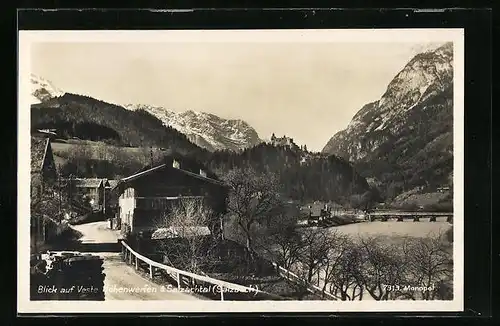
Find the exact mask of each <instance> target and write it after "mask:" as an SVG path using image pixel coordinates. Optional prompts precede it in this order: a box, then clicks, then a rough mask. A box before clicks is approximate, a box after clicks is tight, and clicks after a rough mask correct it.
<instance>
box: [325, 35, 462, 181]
mask: <svg viewBox="0 0 500 326" xmlns="http://www.w3.org/2000/svg"><path fill="white" fill-rule="evenodd" d="M452 123H453V44H452V43H446V44H443V45H441V46H438V47H435V48H433V47H430V48H427V49H425V50H424V51H423V52H421V53H419V54H417V55H415V56H414V57H413V58H412V59H411V60H410V61H409V62H408V64H406V65H405V67H404V68H403V69H402V70H401V71H400V72H399V73H398V74H397V75H396V76H395V77H394V79H393V80H392V81H391V82H390V83H389V85H388V86H387V89H386V91H385V93H384V94H383V95H382V97H381V98H380V99H379V100H377V101H374V102H372V103H368V104H366V105H365V106H363V108H361V110H359V111H358V112H357V113H356V115H355V116H354V117H353V119H352V121H351V122H350V123H349V125H348V126H347V128H346V129H345V130H342V131H340V132H338V133H336V134H335V135H334V136H333V137H332V138H331V139H330V140H329V141H328V143H327V144H326V146H325V147H324V148H323V152H324V153H328V154H336V155H339V156H341V157H343V158H345V159H347V160H350V161H352V162H355V163H356V164H358V165H360V164H364V166H366V167H367V169H366V170H365V171H364V173H363V174H364V176H365V177H376V178H379V179H381V178H385V179H386V180H384V182H386V183H390V182H396V181H394V180H396V179H395V178H396V175H398V176H397V178H399V179H398V180H397V182H400V180H401V176H402V175H405V174H408V175H407V178H409V179H405V180H406V181H404V182H408V181H409V180H413V181H414V182H413V181H412V182H413V183H415V184H419V182H420V184H422V183H423V184H425V182H426V180H429V178H431V179H432V182H434V181H435V182H439V181H440V180H443V182H447V181H446V180H447V179H446V178H447V173H448V172H450V171H451V169H452V164H451V163H450V162H452V149H453V146H452V145H453V144H452V139H453V137H452V136H453V130H452ZM438 167H439V168H438ZM399 169H401V171H399ZM396 170H397V171H396ZM437 174H439V175H437ZM441 174H442V175H441ZM431 175H433V177H430V176H431ZM391 176H394V178H393V179H391V178H392V177H391ZM405 178H406V177H405ZM403 187H404V186H403Z"/></svg>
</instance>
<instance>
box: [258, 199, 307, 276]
mask: <svg viewBox="0 0 500 326" xmlns="http://www.w3.org/2000/svg"><path fill="white" fill-rule="evenodd" d="M296 225H297V216H296V215H293V214H289V212H288V211H287V210H286V209H285V208H284V207H281V209H279V208H278V209H276V213H275V215H274V216H272V217H271V218H270V219H269V220H268V222H267V225H266V226H265V233H264V236H262V237H259V239H258V240H257V242H258V247H259V248H261V249H262V250H263V251H264V253H265V254H266V256H268V257H270V258H271V259H272V260H273V261H275V262H276V263H277V264H278V265H280V266H282V267H284V268H286V269H287V270H289V269H290V268H292V266H293V265H294V264H295V263H297V262H298V261H299V260H300V256H301V253H302V249H303V242H302V239H301V236H300V233H299V232H298V231H297V229H296Z"/></svg>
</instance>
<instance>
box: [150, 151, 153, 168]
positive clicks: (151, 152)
mask: <svg viewBox="0 0 500 326" xmlns="http://www.w3.org/2000/svg"><path fill="white" fill-rule="evenodd" d="M149 154H150V156H151V167H153V146H150V147H149Z"/></svg>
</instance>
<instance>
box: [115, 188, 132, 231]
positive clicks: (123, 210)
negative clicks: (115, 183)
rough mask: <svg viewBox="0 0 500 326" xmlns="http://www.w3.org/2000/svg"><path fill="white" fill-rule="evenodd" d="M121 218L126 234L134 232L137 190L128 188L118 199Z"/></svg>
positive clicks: (122, 227)
mask: <svg viewBox="0 0 500 326" xmlns="http://www.w3.org/2000/svg"><path fill="white" fill-rule="evenodd" d="M118 206H119V212H118V214H119V217H120V221H121V229H122V230H123V231H124V232H128V231H130V232H132V231H133V229H132V228H133V222H134V220H133V219H134V209H135V189H134V188H132V187H129V188H126V189H125V190H124V191H123V193H122V194H121V195H120V198H119V199H118Z"/></svg>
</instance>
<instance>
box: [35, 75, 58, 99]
mask: <svg viewBox="0 0 500 326" xmlns="http://www.w3.org/2000/svg"><path fill="white" fill-rule="evenodd" d="M30 80H31V103H32V104H38V103H41V102H44V101H47V100H49V99H51V98H53V97H59V96H62V95H64V94H65V92H64V91H63V90H61V89H60V88H57V87H56V86H54V84H52V82H51V81H49V80H46V79H44V78H42V77H40V76H37V75H35V74H31V75H30Z"/></svg>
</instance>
